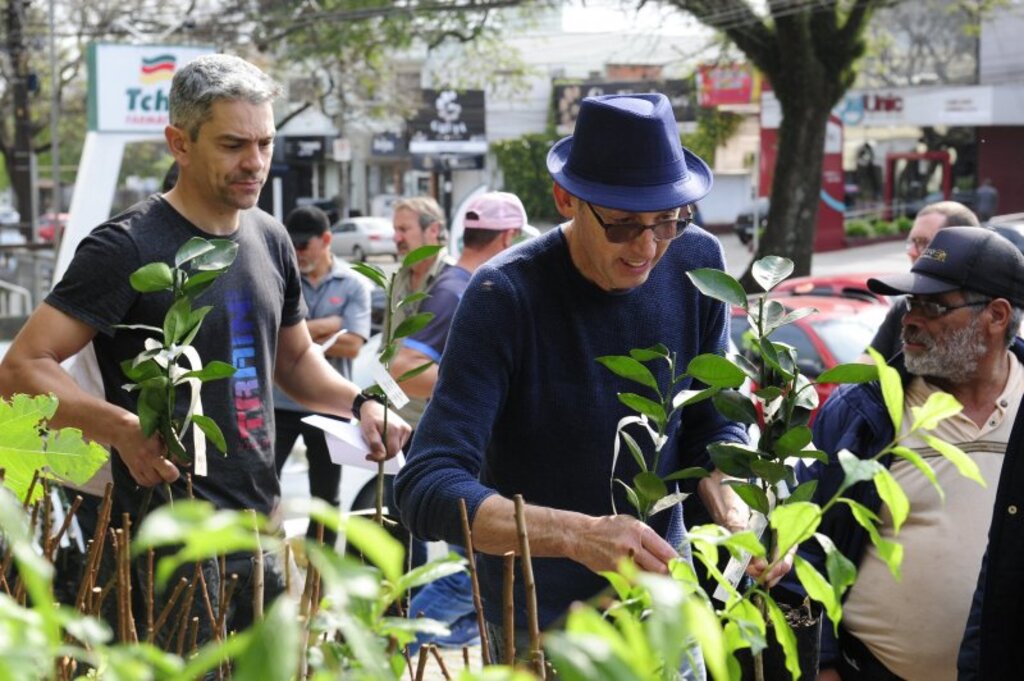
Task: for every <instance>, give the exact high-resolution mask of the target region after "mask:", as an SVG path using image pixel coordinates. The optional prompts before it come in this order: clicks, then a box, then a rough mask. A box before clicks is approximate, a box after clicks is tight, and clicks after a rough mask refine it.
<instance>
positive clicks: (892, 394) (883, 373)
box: [868, 347, 903, 433]
mask: <svg viewBox="0 0 1024 681" xmlns="http://www.w3.org/2000/svg"><path fill="white" fill-rule="evenodd" d="M868 354H869V355H871V358H872V359H873V360H875V366H876V367H877V369H878V382H879V384H880V385H881V386H882V399H883V400H885V408H886V410H887V411H888V412H889V420H890V421H892V429H893V432H896V433H899V432H900V429H901V428H902V426H903V382H902V381H901V380H900V375H899V372H897V371H896V370H895V369H893V368H892V367H891V366H888V365H887V364H886V363H885V358H884V357H882V355H880V354H879V353H878V351H877V350H875V349H874V348H870V347H869V348H868Z"/></svg>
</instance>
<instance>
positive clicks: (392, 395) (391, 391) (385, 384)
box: [370, 362, 409, 409]
mask: <svg viewBox="0 0 1024 681" xmlns="http://www.w3.org/2000/svg"><path fill="white" fill-rule="evenodd" d="M370 375H371V376H373V380H375V381H376V382H377V385H379V386H380V389H381V390H383V391H384V394H385V395H387V398H388V402H389V403H390V404H391V407H392V408H393V409H401V408H402V407H404V406H405V405H407V404H409V396H408V395H406V394H405V391H403V390H402V388H401V387H400V386H399V385H398V381H396V380H395V379H394V377H392V376H391V374H389V373H388V370H387V369H385V368H384V365H383V364H381V363H380V362H373V364H371V365H370Z"/></svg>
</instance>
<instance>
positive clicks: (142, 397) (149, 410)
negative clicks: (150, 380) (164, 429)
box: [136, 388, 167, 437]
mask: <svg viewBox="0 0 1024 681" xmlns="http://www.w3.org/2000/svg"><path fill="white" fill-rule="evenodd" d="M136 407H137V408H138V412H139V425H140V426H141V427H142V434H143V435H145V436H146V437H150V436H151V435H152V434H153V433H155V432H156V429H157V427H158V426H159V425H160V420H161V419H162V418H163V415H164V412H165V411H166V410H167V395H166V394H165V392H164V391H163V390H162V389H159V388H157V389H154V388H143V389H142V390H140V391H139V400H138V402H137V403H136Z"/></svg>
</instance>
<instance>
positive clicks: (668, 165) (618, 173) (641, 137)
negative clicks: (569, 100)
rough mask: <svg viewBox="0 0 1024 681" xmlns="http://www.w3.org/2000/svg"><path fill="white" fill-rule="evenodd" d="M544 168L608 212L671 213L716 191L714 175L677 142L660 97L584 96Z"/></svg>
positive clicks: (672, 122)
mask: <svg viewBox="0 0 1024 681" xmlns="http://www.w3.org/2000/svg"><path fill="white" fill-rule="evenodd" d="M547 163H548V172H549V173H551V177H552V178H554V180H555V182H557V183H558V184H559V185H561V186H562V187H563V188H564V189H565V190H566V191H568V192H569V193H570V194H572V195H573V196H576V197H578V198H580V199H583V200H584V201H587V202H589V203H594V204H597V205H598V206H604V207H606V208H616V209H619V210H628V211H635V212H650V211H658V210H667V209H670V208H678V207H680V206H684V205H686V204H689V203H693V202H695V201H698V200H700V199H702V198H704V196H706V195H707V193H708V192H709V191H711V184H712V175H711V170H710V169H709V168H708V165H707V164H706V163H705V162H704V161H702V160H701V159H700V158H699V157H698V156H697V155H696V154H694V153H693V152H691V151H688V150H686V149H684V148H683V146H682V145H681V144H680V143H679V127H678V126H677V125H676V119H675V116H674V115H673V114H672V106H671V104H670V103H669V101H668V98H667V97H665V95H662V94H658V93H651V94H644V95H604V96H601V97H587V98H586V99H584V100H583V101H582V103H581V104H580V113H579V116H578V117H577V118H576V129H575V131H574V132H573V134H572V135H570V136H569V137H565V138H563V139H561V140H559V141H558V142H556V143H555V145H554V146H553V147H551V151H549V152H548V161H547Z"/></svg>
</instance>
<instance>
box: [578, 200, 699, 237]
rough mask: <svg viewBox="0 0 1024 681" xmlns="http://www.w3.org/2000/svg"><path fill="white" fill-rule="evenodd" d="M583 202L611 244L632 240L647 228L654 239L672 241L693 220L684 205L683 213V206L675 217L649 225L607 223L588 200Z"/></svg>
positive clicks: (639, 223) (689, 211)
mask: <svg viewBox="0 0 1024 681" xmlns="http://www.w3.org/2000/svg"><path fill="white" fill-rule="evenodd" d="M584 203H586V204H587V207H588V208H590V212H591V213H593V214H594V218H595V219H596V220H597V224H599V225H601V227H602V228H603V229H604V236H605V238H606V239H608V241H609V242H611V243H613V244H624V243H626V242H628V241H632V240H633V239H635V238H637V237H638V236H640V235H641V234H643V233H644V231H646V230H648V229H649V230H651V232H652V233H653V234H654V240H655V241H672V239H676V238H678V237H680V236H682V234H683V232H685V231H686V228H687V227H689V226H690V223H691V222H693V212H692V210H691V209H690V207H689V206H685V207H684V208H685V210H686V213H685V215H684V214H683V210H684V208H680V209H679V214H678V215H677V216H676V217H674V218H669V219H667V220H659V221H657V222H655V223H653V224H650V225H648V224H645V223H643V222H612V223H607V222H605V221H604V220H603V219H601V215H600V213H598V212H597V209H596V208H594V206H593V205H591V204H590V202H588V201H584Z"/></svg>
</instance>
